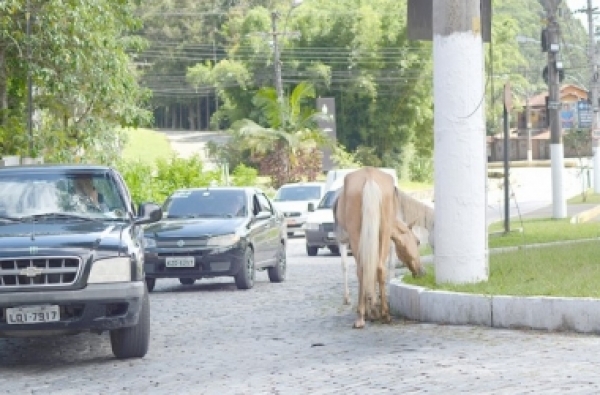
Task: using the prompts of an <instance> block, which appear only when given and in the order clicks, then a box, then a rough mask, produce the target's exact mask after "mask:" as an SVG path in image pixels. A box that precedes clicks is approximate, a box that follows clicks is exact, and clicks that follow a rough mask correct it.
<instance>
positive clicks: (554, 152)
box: [543, 0, 567, 219]
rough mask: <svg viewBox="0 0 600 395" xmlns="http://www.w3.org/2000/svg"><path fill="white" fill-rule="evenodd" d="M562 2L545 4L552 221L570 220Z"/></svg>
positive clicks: (554, 0)
mask: <svg viewBox="0 0 600 395" xmlns="http://www.w3.org/2000/svg"><path fill="white" fill-rule="evenodd" d="M560 2H561V0H545V1H543V3H544V6H545V8H546V20H547V26H546V48H545V50H547V52H548V115H549V124H550V159H551V174H552V217H553V218H555V219H560V218H566V217H567V201H566V200H565V197H564V191H563V174H564V168H565V153H564V146H563V143H562V125H561V123H560V113H559V111H560V80H559V74H560V70H561V69H562V62H559V60H558V56H557V55H558V52H559V50H560V45H559V26H558V21H557V18H556V14H557V10H558V5H559V4H560Z"/></svg>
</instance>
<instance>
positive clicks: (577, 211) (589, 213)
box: [522, 203, 600, 223]
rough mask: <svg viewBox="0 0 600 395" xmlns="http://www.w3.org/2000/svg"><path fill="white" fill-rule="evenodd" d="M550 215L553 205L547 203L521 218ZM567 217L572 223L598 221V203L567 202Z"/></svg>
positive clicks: (599, 209) (599, 216) (599, 219)
mask: <svg viewBox="0 0 600 395" xmlns="http://www.w3.org/2000/svg"><path fill="white" fill-rule="evenodd" d="M552 215H553V207H552V205H548V206H546V207H542V208H540V209H538V210H534V211H531V212H528V213H526V214H524V215H523V216H522V218H523V219H532V218H552ZM567 218H571V221H572V222H573V223H581V222H600V205H598V204H595V203H577V204H567Z"/></svg>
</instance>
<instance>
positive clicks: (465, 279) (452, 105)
mask: <svg viewBox="0 0 600 395" xmlns="http://www.w3.org/2000/svg"><path fill="white" fill-rule="evenodd" d="M433 9H434V10H435V12H434V13H433V61H434V70H433V88H434V145H435V150H434V162H435V174H434V177H435V191H434V193H435V229H434V237H435V251H434V263H435V276H436V282H437V283H455V284H460V283H473V282H479V281H486V280H487V279H488V276H489V262H488V250H487V223H486V208H487V194H486V180H487V168H486V165H487V155H486V144H485V111H484V110H485V108H484V104H483V103H484V100H483V98H484V97H485V89H484V52H483V51H484V46H483V37H482V26H481V20H482V19H481V2H480V0H433Z"/></svg>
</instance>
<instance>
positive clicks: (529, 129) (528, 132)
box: [525, 90, 533, 163]
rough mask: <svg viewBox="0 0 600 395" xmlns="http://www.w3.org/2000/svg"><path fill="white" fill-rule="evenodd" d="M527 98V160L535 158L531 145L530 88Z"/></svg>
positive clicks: (529, 161)
mask: <svg viewBox="0 0 600 395" xmlns="http://www.w3.org/2000/svg"><path fill="white" fill-rule="evenodd" d="M526 95H527V97H526V98H525V128H526V130H527V162H528V163H531V161H532V160H533V147H532V146H531V108H530V107H529V90H527V93H526Z"/></svg>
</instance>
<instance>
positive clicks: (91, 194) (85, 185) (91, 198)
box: [73, 175, 104, 211]
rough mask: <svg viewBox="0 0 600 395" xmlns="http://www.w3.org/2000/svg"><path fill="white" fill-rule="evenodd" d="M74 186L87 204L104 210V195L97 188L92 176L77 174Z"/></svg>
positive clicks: (76, 192)
mask: <svg viewBox="0 0 600 395" xmlns="http://www.w3.org/2000/svg"><path fill="white" fill-rule="evenodd" d="M73 187H74V189H75V194H76V195H77V196H78V197H79V198H80V199H81V200H82V201H83V202H84V204H85V205H86V206H91V207H92V208H95V209H97V210H99V211H104V196H103V195H102V194H101V193H100V192H98V191H97V190H96V187H95V186H94V181H93V179H92V177H91V176H89V175H81V176H77V177H76V178H75V179H74V180H73Z"/></svg>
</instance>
